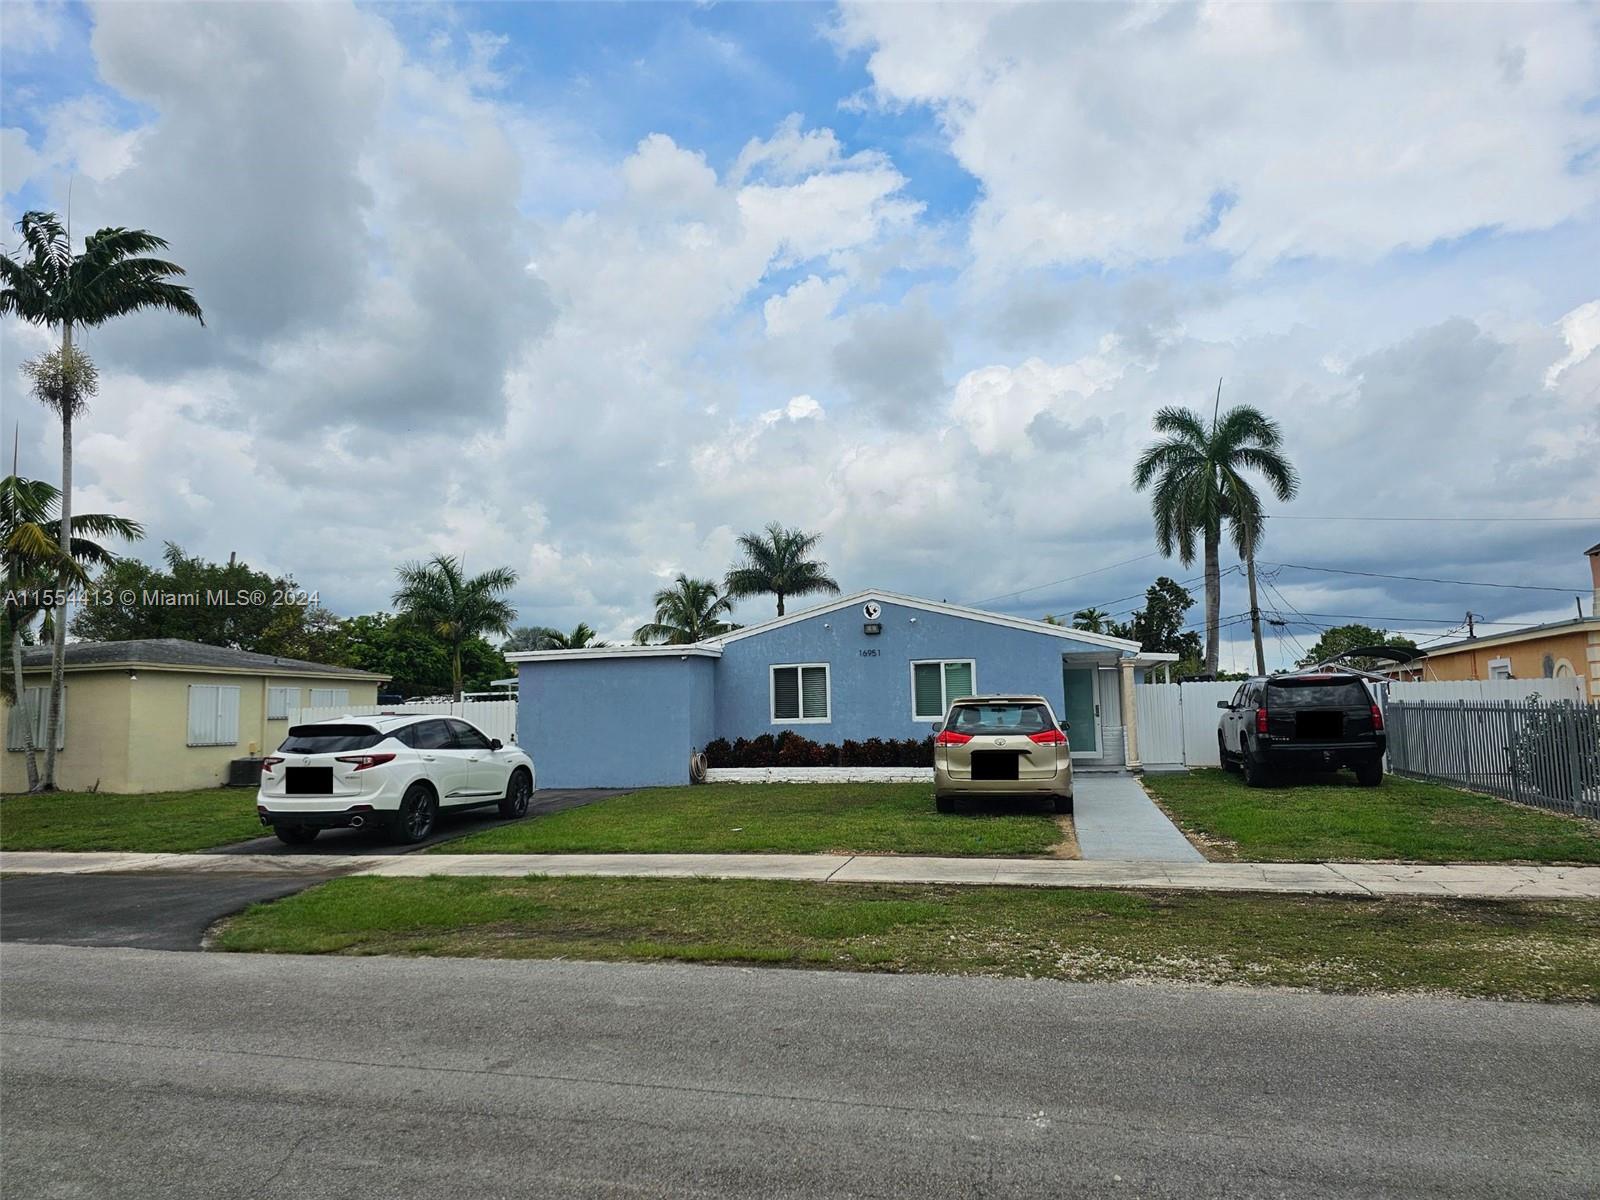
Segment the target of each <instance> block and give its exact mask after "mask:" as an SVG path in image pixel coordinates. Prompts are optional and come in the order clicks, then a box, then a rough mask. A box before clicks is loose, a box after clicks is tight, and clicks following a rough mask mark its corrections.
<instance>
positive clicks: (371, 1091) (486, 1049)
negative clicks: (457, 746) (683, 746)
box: [0, 945, 1600, 1200]
mask: <svg viewBox="0 0 1600 1200" xmlns="http://www.w3.org/2000/svg"><path fill="white" fill-rule="evenodd" d="M5 966H6V970H5V973H4V977H3V982H0V988H3V1006H0V1012H3V1017H0V1033H3V1035H4V1039H5V1055H4V1058H3V1059H0V1087H3V1089H4V1094H5V1097H6V1103H5V1107H4V1110H3V1113H0V1121H3V1134H4V1147H5V1164H4V1165H5V1177H6V1191H7V1193H8V1194H12V1193H14V1194H15V1195H17V1196H95V1197H100V1198H103V1200H118V1198H121V1197H128V1198H137V1200H146V1198H147V1197H151V1196H162V1197H172V1198H177V1200H183V1198H187V1197H196V1198H200V1197H204V1198H205V1200H233V1198H236V1197H237V1198H241V1200H242V1198H244V1197H252V1198H256V1197H259V1198H262V1200H276V1198H278V1197H283V1198H286V1200H287V1198H290V1197H292V1198H294V1200H319V1198H322V1197H330V1198H331V1197H346V1196H352V1195H362V1196H379V1195H381V1196H385V1197H396V1198H400V1200H408V1198H412V1197H430V1198H431V1197H437V1196H497V1197H498V1196H505V1197H510V1196H516V1197H561V1198H563V1200H565V1198H568V1197H630V1198H637V1197H681V1196H698V1197H721V1196H727V1197H746V1196H761V1197H772V1198H775V1200H784V1198H801V1197H803V1198H806V1200H820V1198H828V1197H835V1196H838V1197H844V1196H851V1197H862V1196H877V1197H891V1196H904V1197H924V1196H938V1197H947V1196H948V1197H980V1196H981V1197H1007V1196H1029V1197H1080V1196H1081V1197H1114V1198H1115V1197H1126V1198H1128V1200H1133V1198H1135V1197H1145V1198H1159V1197H1174V1198H1177V1197H1182V1198H1186V1200H1187V1198H1196V1200H1203V1198H1206V1197H1224V1196H1225V1197H1230V1198H1233V1200H1253V1198H1256V1197H1262V1198H1265V1197H1273V1198H1279V1197H1284V1196H1293V1197H1296V1198H1297V1200H1302V1198H1303V1200H1316V1198H1321V1197H1338V1198H1341V1200H1355V1198H1357V1197H1360V1198H1367V1197H1388V1196H1392V1197H1406V1198H1407V1200H1434V1198H1438V1200H1443V1198H1445V1197H1450V1198H1451V1200H1473V1198H1484V1200H1488V1198H1493V1200H1531V1198H1535V1197H1537V1198H1545V1197H1551V1198H1554V1197H1562V1198H1565V1197H1573V1196H1579V1195H1585V1194H1593V1191H1594V1184H1595V1181H1596V1180H1597V1179H1600V1143H1597V1142H1596V1141H1595V1139H1594V1138H1593V1137H1591V1136H1589V1134H1590V1128H1589V1123H1588V1117H1589V1116H1590V1115H1591V1114H1593V1113H1594V1112H1595V1111H1597V1109H1600V1010H1597V1009H1595V1008H1585V1007H1575V1006H1560V1005H1541V1004H1499V1003H1485V1002H1469V1001H1458V1000H1446V999H1436V998H1422V997H1414V998H1393V997H1382V996H1369V997H1347V996H1324V995H1316V994H1305V993H1295V992H1274V991H1241V990H1233V989H1210V988H1171V987H1158V986H1148V985H1146V986H1139V985H1074V984H1066V983H1057V982H1053V981H1045V980H1040V981H1028V980H1017V979H977V978H974V979H962V978H953V977H941V976H926V975H924V976H917V975H905V976H897V975H865V974H851V973H847V972H828V971H776V970H761V969H753V970H752V969H740V968H723V967H705V966H678V965H667V964H650V965H639V964H596V963H576V962H493V961H477V960H458V959H386V958H297V957H284V956H276V955H212V954H154V953H150V952H148V951H136V950H88V949H74V948H68V947H55V946H15V945H12V946H8V947H6V949H5Z"/></svg>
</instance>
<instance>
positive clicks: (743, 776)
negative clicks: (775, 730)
mask: <svg viewBox="0 0 1600 1200" xmlns="http://www.w3.org/2000/svg"><path fill="white" fill-rule="evenodd" d="M706 782H707V783H932V782H933V768H932V767H712V768H711V769H710V770H708V771H707V772H706Z"/></svg>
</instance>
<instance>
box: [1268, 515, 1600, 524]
mask: <svg viewBox="0 0 1600 1200" xmlns="http://www.w3.org/2000/svg"><path fill="white" fill-rule="evenodd" d="M1262 515H1263V516H1265V517H1266V518H1267V519H1268V520H1271V521H1451V522H1456V521H1463V522H1467V523H1469V524H1473V525H1482V524H1487V523H1489V522H1491V521H1492V522H1496V523H1498V522H1502V521H1594V522H1600V517H1304V516H1301V515H1300V514H1298V513H1295V514H1292V515H1291V514H1289V513H1263V514H1262Z"/></svg>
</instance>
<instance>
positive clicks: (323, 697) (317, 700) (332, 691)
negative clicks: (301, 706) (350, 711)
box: [311, 688, 350, 708]
mask: <svg viewBox="0 0 1600 1200" xmlns="http://www.w3.org/2000/svg"><path fill="white" fill-rule="evenodd" d="M311 707H312V708H349V707H350V689H349V688H312V689H311Z"/></svg>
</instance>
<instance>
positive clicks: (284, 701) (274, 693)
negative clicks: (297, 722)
mask: <svg viewBox="0 0 1600 1200" xmlns="http://www.w3.org/2000/svg"><path fill="white" fill-rule="evenodd" d="M299 707H300V689H299V688H292V687H277V688H275V687H269V688H268V689H267V720H269V721H287V720H288V719H289V714H290V713H291V712H295V711H297V710H298V709H299Z"/></svg>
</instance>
